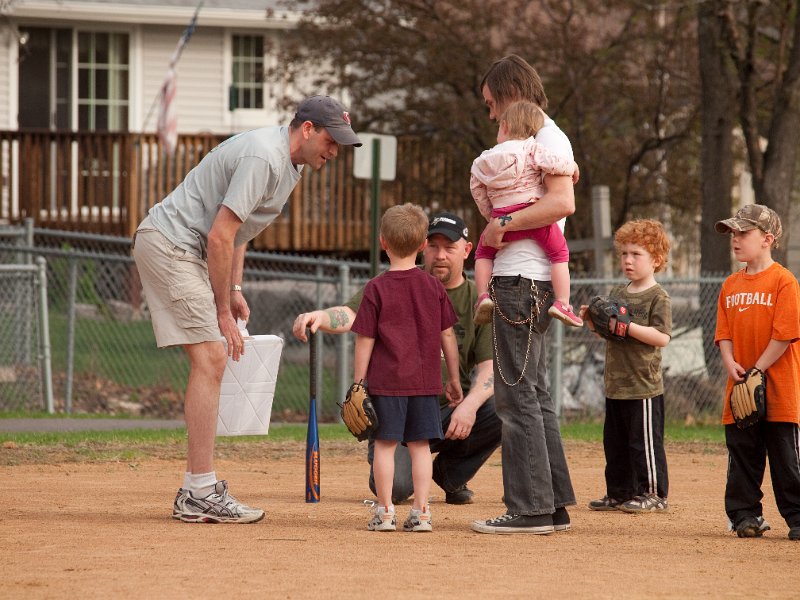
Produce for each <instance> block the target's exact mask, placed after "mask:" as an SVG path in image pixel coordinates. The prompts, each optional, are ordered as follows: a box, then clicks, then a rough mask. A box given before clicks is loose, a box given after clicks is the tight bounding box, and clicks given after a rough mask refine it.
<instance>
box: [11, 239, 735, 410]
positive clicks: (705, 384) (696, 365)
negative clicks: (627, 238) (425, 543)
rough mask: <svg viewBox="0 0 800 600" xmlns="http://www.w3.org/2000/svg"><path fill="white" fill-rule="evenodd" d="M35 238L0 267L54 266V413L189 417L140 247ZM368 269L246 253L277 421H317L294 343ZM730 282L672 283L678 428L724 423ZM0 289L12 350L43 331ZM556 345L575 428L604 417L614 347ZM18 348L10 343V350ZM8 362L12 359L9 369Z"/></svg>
mask: <svg viewBox="0 0 800 600" xmlns="http://www.w3.org/2000/svg"><path fill="white" fill-rule="evenodd" d="M34 233H35V236H34V238H35V239H34V240H33V243H32V244H28V243H23V244H20V243H19V241H18V240H17V241H16V242H11V241H9V239H7V238H4V237H3V235H2V231H1V230H0V260H1V262H4V263H13V262H15V261H16V262H24V263H29V262H31V261H32V260H33V257H35V256H43V257H45V258H46V260H47V273H48V281H49V284H48V285H49V297H48V303H49V309H50V316H49V329H50V336H51V340H52V362H53V389H54V408H55V410H57V411H64V412H86V413H103V414H109V413H111V414H114V413H124V414H134V415H142V416H148V417H164V418H175V417H180V416H181V415H182V413H183V390H184V388H185V384H186V378H187V375H188V361H187V359H186V356H185V354H184V352H183V351H182V350H181V349H180V348H168V349H162V350H157V349H156V345H155V339H154V337H153V332H152V328H151V325H150V320H149V317H148V313H147V307H146V303H145V302H144V298H143V296H142V291H141V284H140V283H139V280H138V275H137V272H136V268H135V265H134V263H133V259H132V258H131V257H130V240H128V239H126V238H116V237H110V236H97V235H87V234H79V233H71V232H54V231H50V230H40V229H36V230H34ZM369 269H370V265H369V264H368V263H362V262H346V261H337V260H331V259H327V258H321V257H317V258H308V257H303V256H290V255H283V254H269V253H248V254H247V258H246V263H245V277H244V294H245V297H246V298H247V301H248V303H249V305H250V309H251V311H252V314H251V319H250V322H249V323H248V330H249V331H250V333H251V334H267V333H269V334H274V335H279V336H281V337H282V338H283V339H284V340H285V344H284V349H283V355H282V359H281V366H280V370H279V374H278V382H277V388H276V392H275V399H274V404H273V417H272V418H273V420H274V421H292V420H305V418H306V412H307V406H308V393H309V380H308V378H309V369H308V360H309V348H308V345H307V344H305V343H302V342H299V341H298V340H296V339H295V338H294V336H293V335H292V332H291V329H292V324H293V322H294V319H295V317H296V316H297V315H298V314H300V313H302V312H308V311H310V310H314V309H317V308H322V307H326V306H331V305H337V304H341V303H343V302H344V301H346V300H347V299H349V297H350V296H351V295H352V293H353V292H355V291H356V290H357V289H358V288H359V286H360V285H362V284H363V283H364V282H365V281H366V280H367V278H368V276H369ZM723 279H724V276H718V277H709V278H698V279H666V280H662V281H661V284H662V285H663V286H664V288H665V289H666V290H667V292H668V293H669V294H670V297H671V298H672V306H673V337H672V341H671V342H670V344H669V345H668V346H667V347H666V348H665V349H664V351H663V354H664V362H663V367H664V375H665V385H666V391H665V399H666V407H667V418H668V419H670V420H672V421H675V420H682V421H692V420H703V421H712V422H716V420H717V419H718V417H719V414H720V411H721V402H722V390H723V389H724V383H725V373H724V370H723V369H722V368H721V364H720V361H719V352H718V350H717V349H716V347H715V346H714V343H713V335H714V325H715V318H716V297H717V294H718V293H719V287H720V284H721V282H722V281H723ZM621 281H622V280H609V279H601V278H594V279H585V278H584V279H579V278H574V279H573V281H572V289H573V303H574V304H576V305H579V304H581V303H583V304H585V303H587V302H588V300H589V298H591V297H592V296H594V295H597V294H605V293H607V292H608V291H609V289H610V287H611V286H612V285H614V284H616V283H619V282H621ZM0 286H2V288H4V289H3V290H2V291H1V292H0V303H2V306H3V313H2V315H3V318H2V321H0V323H1V324H0V327H5V328H4V329H0V335H2V336H3V339H11V338H12V336H14V335H16V333H15V332H16V331H17V330H18V329H19V328H20V327H22V328H35V327H36V326H37V325H36V324H35V322H34V321H35V319H32V317H31V315H29V314H27V313H26V314H24V315H23V314H21V313H19V312H18V313H13V312H12V311H11V310H10V309H9V308H7V305H8V302H7V300H5V296H4V295H2V294H6V293H7V292H6V288H7V289H10V287H11V286H10V285H3V284H2V283H0ZM9 306H10V305H9ZM28 309H30V310H35V308H34V307H32V306H31V307H28V308H26V309H25V310H28ZM20 310H22V309H20ZM9 328H12V329H13V328H15V329H13V331H12V329H9ZM7 330H8V334H7V333H6V331H7ZM548 336H549V340H548V345H549V347H550V349H551V354H550V364H551V380H552V382H553V385H552V391H553V394H554V396H555V398H556V401H557V403H558V405H559V406H560V408H561V411H562V414H563V416H564V418H565V419H567V420H575V419H584V420H585V419H599V418H601V417H602V414H603V407H604V397H605V396H604V389H603V387H604V386H603V366H604V352H605V346H604V343H603V341H602V340H600V339H599V338H597V337H596V336H594V335H592V334H591V333H589V332H588V330H586V329H585V328H584V329H575V328H571V327H562V326H561V325H560V324H558V323H557V324H556V325H555V326H554V327H552V328H551V330H550V332H549V334H548ZM315 343H317V344H319V347H318V350H319V351H318V353H317V356H318V357H319V360H320V361H321V362H322V364H321V368H319V369H318V373H319V375H318V377H319V379H318V382H317V389H318V396H319V398H318V405H319V410H320V417H321V418H322V419H329V420H332V419H335V418H336V415H337V414H338V407H337V406H336V401H337V400H339V399H341V398H342V397H343V396H344V392H345V390H346V389H347V387H349V384H350V381H351V378H352V346H353V342H352V339H351V336H348V335H339V336H336V335H318V336H316V340H315ZM8 346H9V344H7V343H4V344H3V347H4V349H5V348H7V347H8ZM4 352H6V350H4ZM15 352H17V351H16V350H15ZM15 360H16V358H15ZM5 361H6V358H5V356H3V358H2V361H0V362H2V364H5ZM0 379H2V370H0ZM31 389H32V388H31ZM14 398H22V396H19V397H17V396H15V397H14ZM14 398H5V397H2V396H0V410H11V409H14V408H17V407H19V406H22V405H23V403H22V402H21V401H20V400H18V399H14ZM34 404H35V403H34ZM39 406H41V403H40V404H39Z"/></svg>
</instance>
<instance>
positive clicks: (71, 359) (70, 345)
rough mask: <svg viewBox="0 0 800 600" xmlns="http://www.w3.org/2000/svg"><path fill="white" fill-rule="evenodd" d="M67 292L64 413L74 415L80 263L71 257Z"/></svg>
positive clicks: (68, 262) (69, 259)
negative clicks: (73, 399) (77, 296)
mask: <svg viewBox="0 0 800 600" xmlns="http://www.w3.org/2000/svg"><path fill="white" fill-rule="evenodd" d="M67 264H68V265H69V282H68V286H69V287H68V291H67V365H66V366H67V380H66V383H65V390H64V412H66V413H67V414H71V413H72V377H73V373H74V371H75V303H76V295H77V293H78V291H77V290H78V263H77V261H76V260H75V259H74V258H72V257H70V258H68V259H67Z"/></svg>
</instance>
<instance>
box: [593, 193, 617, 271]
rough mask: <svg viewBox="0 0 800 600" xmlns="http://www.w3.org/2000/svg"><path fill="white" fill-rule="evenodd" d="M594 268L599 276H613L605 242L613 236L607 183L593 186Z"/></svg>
mask: <svg viewBox="0 0 800 600" xmlns="http://www.w3.org/2000/svg"><path fill="white" fill-rule="evenodd" d="M592 225H593V227H594V238H593V241H594V269H595V272H596V273H597V276H598V277H611V271H612V263H611V260H610V259H609V257H608V256H607V255H606V254H607V253H606V245H605V242H606V240H607V239H609V238H610V237H611V199H610V193H609V190H608V186H607V185H594V186H592Z"/></svg>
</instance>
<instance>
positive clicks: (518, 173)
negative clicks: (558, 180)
mask: <svg viewBox="0 0 800 600" xmlns="http://www.w3.org/2000/svg"><path fill="white" fill-rule="evenodd" d="M576 167H577V165H576V164H575V161H573V160H571V159H569V158H566V157H563V156H560V155H558V154H554V153H553V152H551V151H550V150H548V149H547V148H545V147H544V146H542V145H541V144H538V143H537V142H536V140H535V139H534V138H532V137H530V138H528V139H525V140H508V141H505V142H503V143H501V144H497V145H496V146H494V147H493V148H490V149H489V150H486V151H484V152H483V153H481V155H480V156H479V157H478V158H476V159H475V161H474V162H473V163H472V169H471V170H470V172H471V177H470V191H471V192H472V197H473V198H474V199H475V204H477V206H478V210H479V211H480V213H481V214H482V215H483V216H484V218H485V219H486V220H487V221H488V220H490V219H491V218H497V217H502V216H505V215H509V214H511V213H514V212H516V211H518V210H521V209H523V208H526V207H527V206H529V205H530V204H533V203H534V202H536V201H537V200H538V199H539V198H541V197H542V196H544V194H545V193H546V192H547V188H546V187H545V185H544V176H545V175H546V174H550V175H566V176H569V177H571V176H572V174H573V173H574V172H575V169H576ZM522 239H532V240H534V241H535V242H536V243H538V244H539V245H540V246H541V248H542V250H544V252H545V254H547V258H548V260H549V261H550V262H551V263H560V262H567V261H568V260H569V248H568V247H567V240H566V238H564V234H563V233H562V231H561V229H560V228H559V227H558V224H556V223H553V224H552V225H549V226H547V227H539V228H537V229H523V230H519V231H509V232H508V233H506V234H505V235H504V236H503V241H505V242H512V241H515V240H522ZM495 254H497V249H496V248H492V247H491V246H486V245H485V244H484V243H483V234H481V238H480V241H479V242H478V248H477V249H476V250H475V258H476V259H478V258H489V259H494V257H495Z"/></svg>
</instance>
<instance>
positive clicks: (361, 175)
mask: <svg viewBox="0 0 800 600" xmlns="http://www.w3.org/2000/svg"><path fill="white" fill-rule="evenodd" d="M358 138H359V139H360V140H361V142H362V143H363V144H364V145H363V146H361V147H360V148H356V149H355V156H354V160H353V176H354V177H356V178H357V179H372V144H373V140H378V144H379V145H380V153H381V155H380V163H381V164H380V175H379V177H380V179H381V181H394V178H395V174H396V170H397V138H396V137H395V136H393V135H381V134H378V133H359V134H358Z"/></svg>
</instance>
